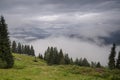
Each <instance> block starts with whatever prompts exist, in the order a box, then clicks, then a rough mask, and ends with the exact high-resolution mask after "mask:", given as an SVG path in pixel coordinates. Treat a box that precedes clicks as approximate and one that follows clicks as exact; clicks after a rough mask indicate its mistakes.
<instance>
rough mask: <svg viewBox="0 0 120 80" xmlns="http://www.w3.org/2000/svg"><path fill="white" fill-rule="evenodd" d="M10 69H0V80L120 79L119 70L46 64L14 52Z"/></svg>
mask: <svg viewBox="0 0 120 80" xmlns="http://www.w3.org/2000/svg"><path fill="white" fill-rule="evenodd" d="M14 58H15V65H14V67H13V68H12V69H0V80H120V77H119V76H120V70H112V71H110V70H107V69H93V68H88V67H78V66H75V65H59V66H48V65H47V64H46V63H45V62H44V61H43V60H40V59H37V60H38V62H34V57H31V56H26V55H19V54H14Z"/></svg>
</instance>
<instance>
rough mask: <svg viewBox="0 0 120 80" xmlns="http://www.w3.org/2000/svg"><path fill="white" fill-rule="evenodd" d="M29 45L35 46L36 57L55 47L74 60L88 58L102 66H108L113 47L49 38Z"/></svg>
mask: <svg viewBox="0 0 120 80" xmlns="http://www.w3.org/2000/svg"><path fill="white" fill-rule="evenodd" d="M29 44H32V45H34V48H35V50H36V55H38V54H39V53H41V54H44V52H45V50H46V49H47V47H48V46H53V47H57V48H58V49H63V52H64V53H68V54H69V56H70V57H72V58H73V59H75V58H81V57H82V58H84V57H86V58H87V59H88V60H89V62H90V61H96V62H98V61H100V62H101V63H102V65H107V62H108V56H109V54H110V49H111V47H112V46H111V45H107V46H106V45H102V46H99V45H97V44H96V43H93V42H88V41H87V42H86V41H84V40H80V39H76V38H72V39H71V38H66V37H49V38H46V39H40V40H36V41H33V42H30V43H29ZM101 44H102V43H101Z"/></svg>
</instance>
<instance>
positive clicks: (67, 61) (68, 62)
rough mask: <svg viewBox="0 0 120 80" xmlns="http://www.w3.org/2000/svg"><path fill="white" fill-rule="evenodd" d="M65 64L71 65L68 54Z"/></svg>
mask: <svg viewBox="0 0 120 80" xmlns="http://www.w3.org/2000/svg"><path fill="white" fill-rule="evenodd" d="M64 60H65V64H70V58H69V56H68V54H65V59H64Z"/></svg>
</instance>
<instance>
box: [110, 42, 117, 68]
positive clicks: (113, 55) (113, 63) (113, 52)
mask: <svg viewBox="0 0 120 80" xmlns="http://www.w3.org/2000/svg"><path fill="white" fill-rule="evenodd" d="M115 48H116V45H115V44H113V47H112V48H111V53H110V55H109V62H108V66H109V68H110V69H115V55H116V51H115Z"/></svg>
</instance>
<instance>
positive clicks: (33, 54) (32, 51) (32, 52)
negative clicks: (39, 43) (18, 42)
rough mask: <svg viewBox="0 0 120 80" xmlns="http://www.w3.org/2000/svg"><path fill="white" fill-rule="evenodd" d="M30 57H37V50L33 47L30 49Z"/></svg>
mask: <svg viewBox="0 0 120 80" xmlns="http://www.w3.org/2000/svg"><path fill="white" fill-rule="evenodd" d="M30 55H31V56H35V50H34V48H33V46H31V48H30Z"/></svg>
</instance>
